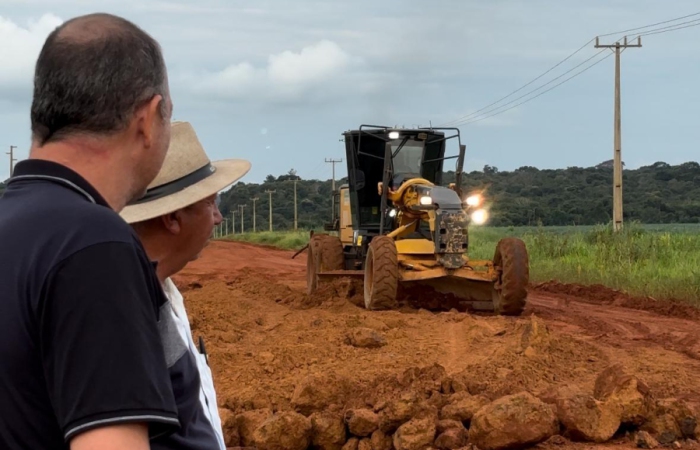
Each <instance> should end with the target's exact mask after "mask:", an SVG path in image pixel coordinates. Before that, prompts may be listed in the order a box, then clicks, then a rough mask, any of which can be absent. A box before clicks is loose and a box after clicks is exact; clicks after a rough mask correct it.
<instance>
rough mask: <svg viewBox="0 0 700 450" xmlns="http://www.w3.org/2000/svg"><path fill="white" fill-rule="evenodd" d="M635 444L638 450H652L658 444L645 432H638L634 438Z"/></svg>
mask: <svg viewBox="0 0 700 450" xmlns="http://www.w3.org/2000/svg"><path fill="white" fill-rule="evenodd" d="M635 442H636V444H637V447H639V448H647V449H653V448H656V447H658V446H659V442H658V441H657V440H656V439H654V438H653V437H652V436H651V435H650V434H649V433H647V432H646V431H640V432H638V433H637V435H636V437H635Z"/></svg>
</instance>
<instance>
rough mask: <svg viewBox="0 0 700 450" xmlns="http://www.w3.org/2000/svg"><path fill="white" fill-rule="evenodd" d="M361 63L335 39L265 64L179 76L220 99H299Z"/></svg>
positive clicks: (280, 55)
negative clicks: (263, 65) (262, 65)
mask: <svg viewBox="0 0 700 450" xmlns="http://www.w3.org/2000/svg"><path fill="white" fill-rule="evenodd" d="M360 62H361V61H360V60H359V59H358V58H354V57H352V56H351V55H349V54H348V53H347V52H345V51H344V50H343V49H342V48H341V47H340V46H339V45H338V44H336V43H335V42H332V41H329V40H321V41H319V42H317V43H315V44H313V45H310V46H307V47H304V48H303V49H301V51H299V52H293V51H289V50H287V51H284V52H282V53H278V54H273V55H270V56H269V57H268V58H267V65H266V66H265V67H255V66H253V65H252V64H251V63H250V62H247V61H244V62H241V63H238V64H232V65H229V66H227V67H226V68H224V69H223V70H221V71H218V72H204V73H201V74H199V75H195V74H185V75H183V76H182V77H181V78H180V79H181V81H183V82H185V83H187V84H188V85H189V87H190V89H192V90H193V91H194V92H196V93H200V94H208V95H214V96H216V97H218V98H228V99H255V100H268V101H272V102H276V101H296V100H300V99H303V98H304V97H305V96H308V95H313V94H314V93H318V91H319V89H323V88H324V87H328V86H330V85H331V84H333V83H334V81H336V80H338V79H339V78H344V77H345V76H347V74H348V72H347V71H349V70H351V69H353V68H354V66H356V65H357V64H359V63H360Z"/></svg>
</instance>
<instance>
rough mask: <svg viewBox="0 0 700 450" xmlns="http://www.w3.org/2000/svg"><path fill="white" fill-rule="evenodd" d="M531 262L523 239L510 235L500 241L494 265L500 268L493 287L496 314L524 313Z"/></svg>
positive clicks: (515, 314) (514, 314)
mask: <svg viewBox="0 0 700 450" xmlns="http://www.w3.org/2000/svg"><path fill="white" fill-rule="evenodd" d="M529 263H530V262H529V258H528V254H527V248H526V246H525V242H523V241H522V240H521V239H518V238H513V237H508V238H503V239H501V240H500V241H498V244H497V245H496V253H495V255H494V257H493V265H494V267H496V268H498V269H500V275H499V278H498V280H496V283H495V286H494V289H493V304H494V305H493V306H494V311H495V312H496V314H499V315H502V316H519V315H521V314H522V313H523V310H524V309H525V303H526V301H527V285H528V283H529V282H530V266H529Z"/></svg>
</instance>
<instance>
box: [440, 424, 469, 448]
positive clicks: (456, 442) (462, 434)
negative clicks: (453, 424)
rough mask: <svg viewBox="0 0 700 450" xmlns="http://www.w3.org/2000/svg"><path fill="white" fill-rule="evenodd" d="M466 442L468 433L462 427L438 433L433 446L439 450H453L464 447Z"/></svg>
mask: <svg viewBox="0 0 700 450" xmlns="http://www.w3.org/2000/svg"><path fill="white" fill-rule="evenodd" d="M468 440H469V433H468V432H467V430H466V429H465V428H464V427H462V428H450V429H448V430H445V431H444V432H442V433H440V435H439V436H438V437H437V439H435V446H436V447H437V448H439V449H449V450H453V449H458V448H462V447H464V446H465V445H467V441H468Z"/></svg>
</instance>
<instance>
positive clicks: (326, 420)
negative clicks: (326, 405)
mask: <svg viewBox="0 0 700 450" xmlns="http://www.w3.org/2000/svg"><path fill="white" fill-rule="evenodd" d="M310 419H311V436H312V441H311V443H312V444H313V446H314V447H315V448H316V449H318V450H340V449H341V448H342V447H343V445H344V444H345V442H346V440H347V433H346V429H345V421H344V420H343V417H342V416H341V415H339V414H330V413H314V414H313V415H312V416H311V417H310Z"/></svg>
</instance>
